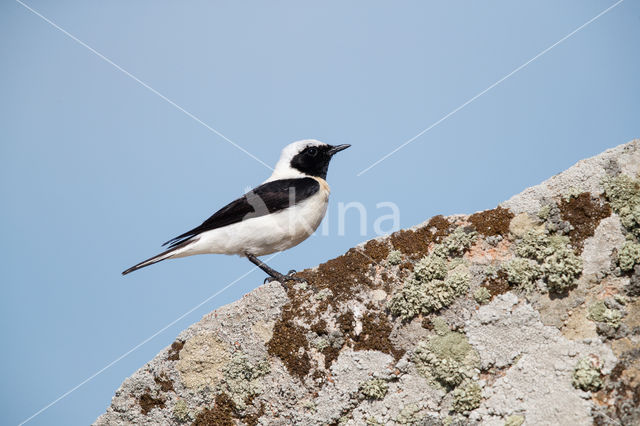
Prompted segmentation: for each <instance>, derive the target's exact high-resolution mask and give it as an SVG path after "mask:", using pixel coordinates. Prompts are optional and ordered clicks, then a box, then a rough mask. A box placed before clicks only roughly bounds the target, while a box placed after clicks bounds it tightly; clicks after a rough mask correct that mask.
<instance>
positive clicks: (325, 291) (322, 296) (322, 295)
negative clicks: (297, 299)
mask: <svg viewBox="0 0 640 426" xmlns="http://www.w3.org/2000/svg"><path fill="white" fill-rule="evenodd" d="M332 295H333V292H332V291H331V289H328V288H323V289H322V290H320V291H319V292H317V293H316V294H315V295H314V296H313V297H314V298H315V299H316V300H324V299H326V298H327V297H329V296H332Z"/></svg>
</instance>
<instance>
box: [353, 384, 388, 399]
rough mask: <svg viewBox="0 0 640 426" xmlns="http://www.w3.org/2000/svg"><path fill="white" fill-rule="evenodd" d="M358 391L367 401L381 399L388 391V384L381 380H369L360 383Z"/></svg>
mask: <svg viewBox="0 0 640 426" xmlns="http://www.w3.org/2000/svg"><path fill="white" fill-rule="evenodd" d="M359 390H360V393H361V394H362V396H364V397H365V398H367V399H382V398H384V397H385V395H386V394H387V391H388V390H389V384H388V383H387V382H386V381H385V380H383V379H371V380H367V381H366V382H364V383H362V384H361V385H360V389H359Z"/></svg>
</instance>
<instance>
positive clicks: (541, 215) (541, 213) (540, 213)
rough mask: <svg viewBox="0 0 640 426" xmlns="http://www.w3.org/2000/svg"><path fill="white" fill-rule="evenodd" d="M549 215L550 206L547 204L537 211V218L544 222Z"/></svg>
mask: <svg viewBox="0 0 640 426" xmlns="http://www.w3.org/2000/svg"><path fill="white" fill-rule="evenodd" d="M550 213H551V206H550V205H549V204H546V205H544V206H542V208H541V209H540V210H539V211H538V217H539V218H540V219H542V220H543V221H544V220H547V219H549V214H550Z"/></svg>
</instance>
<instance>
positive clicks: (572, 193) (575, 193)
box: [562, 186, 584, 201]
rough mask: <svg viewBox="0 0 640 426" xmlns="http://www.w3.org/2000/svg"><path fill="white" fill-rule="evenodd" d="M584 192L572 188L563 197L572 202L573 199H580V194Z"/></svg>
mask: <svg viewBox="0 0 640 426" xmlns="http://www.w3.org/2000/svg"><path fill="white" fill-rule="evenodd" d="M583 192H584V191H582V190H580V189H578V188H576V187H575V186H572V187H571V188H569V190H568V191H567V192H566V193H565V194H564V195H563V196H562V198H563V199H564V200H565V201H571V199H572V198H578V196H579V195H580V194H582V193H583Z"/></svg>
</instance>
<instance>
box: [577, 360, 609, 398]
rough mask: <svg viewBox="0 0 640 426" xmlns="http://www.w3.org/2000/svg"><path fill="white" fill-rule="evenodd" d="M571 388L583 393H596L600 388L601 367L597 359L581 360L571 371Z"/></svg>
mask: <svg viewBox="0 0 640 426" xmlns="http://www.w3.org/2000/svg"><path fill="white" fill-rule="evenodd" d="M571 383H573V386H575V387H576V388H580V389H582V390H585V391H597V390H599V389H600V388H601V387H602V365H600V362H599V360H598V358H597V357H595V356H586V357H584V358H581V359H580V361H578V363H577V364H576V367H575V369H574V370H573V379H572V382H571Z"/></svg>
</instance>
